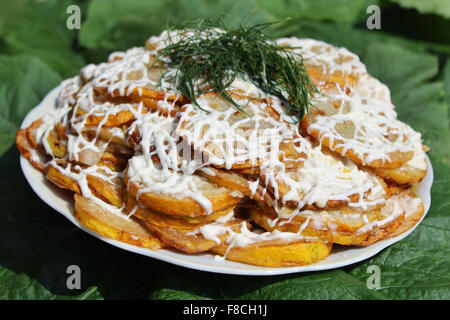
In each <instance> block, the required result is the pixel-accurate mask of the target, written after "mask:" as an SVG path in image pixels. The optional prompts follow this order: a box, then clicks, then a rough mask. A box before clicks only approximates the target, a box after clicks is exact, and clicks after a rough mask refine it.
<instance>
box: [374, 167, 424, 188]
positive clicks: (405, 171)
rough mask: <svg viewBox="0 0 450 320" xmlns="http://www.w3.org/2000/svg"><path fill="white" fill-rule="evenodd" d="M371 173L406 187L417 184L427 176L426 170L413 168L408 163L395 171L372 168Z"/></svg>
mask: <svg viewBox="0 0 450 320" xmlns="http://www.w3.org/2000/svg"><path fill="white" fill-rule="evenodd" d="M373 171H374V172H375V173H376V174H377V175H378V176H379V177H381V178H383V179H384V180H386V181H388V182H393V183H398V184H406V185H413V184H416V183H419V182H420V181H422V180H423V178H425V176H426V175H427V170H421V169H418V168H414V167H413V166H411V165H409V164H408V163H406V164H404V165H402V166H401V167H400V168H396V169H381V168H374V169H373Z"/></svg>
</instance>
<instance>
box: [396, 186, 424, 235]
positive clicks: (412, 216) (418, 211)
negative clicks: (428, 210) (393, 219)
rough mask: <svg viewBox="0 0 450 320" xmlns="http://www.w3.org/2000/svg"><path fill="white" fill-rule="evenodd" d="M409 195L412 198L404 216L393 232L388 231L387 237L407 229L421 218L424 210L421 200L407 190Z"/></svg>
mask: <svg viewBox="0 0 450 320" xmlns="http://www.w3.org/2000/svg"><path fill="white" fill-rule="evenodd" d="M409 196H410V197H411V198H412V199H411V201H412V202H410V203H409V205H408V208H407V209H406V212H405V217H404V219H403V221H402V223H401V224H400V225H399V226H398V228H397V229H396V230H395V231H394V232H391V233H389V235H388V238H393V237H396V236H398V235H400V234H402V233H404V232H406V231H408V230H409V229H411V228H412V227H414V226H415V225H416V224H417V223H418V222H419V221H420V219H421V218H422V216H423V214H424V212H425V208H424V206H423V203H422V201H420V199H419V198H417V197H415V196H414V195H413V194H412V192H409Z"/></svg>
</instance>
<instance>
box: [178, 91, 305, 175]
mask: <svg viewBox="0 0 450 320" xmlns="http://www.w3.org/2000/svg"><path fill="white" fill-rule="evenodd" d="M231 97H232V98H233V99H234V100H235V101H236V103H238V104H239V105H240V106H242V109H243V110H244V112H245V113H243V112H240V111H238V110H236V108H235V107H234V106H233V105H232V104H231V103H230V102H229V101H227V100H225V99H224V98H223V97H221V96H220V95H219V94H218V93H215V92H210V93H207V94H204V95H202V96H200V97H199V98H198V99H197V102H198V103H199V104H200V106H201V108H202V109H203V110H202V109H200V108H198V107H197V106H194V105H193V104H187V105H184V106H183V108H182V113H181V117H180V121H179V124H178V127H177V130H176V133H177V135H178V136H180V137H183V138H184V139H186V141H187V142H188V143H189V144H191V145H192V147H193V148H194V150H197V151H199V152H201V153H203V154H204V156H205V158H206V159H207V161H208V163H211V164H212V165H214V166H216V167H219V168H226V169H243V168H252V167H258V166H259V165H261V164H262V163H263V162H264V161H266V160H269V159H271V158H276V159H282V158H283V157H288V158H290V159H298V158H304V157H305V155H304V154H303V153H302V152H298V151H297V150H300V149H301V148H294V147H293V146H292V144H293V143H294V142H293V141H294V140H295V139H297V138H298V135H297V132H296V130H294V128H293V126H292V125H291V124H288V123H286V122H284V121H282V120H280V116H279V114H278V113H277V112H276V111H275V109H274V108H272V107H271V106H270V105H268V104H267V103H266V102H264V101H263V100H257V99H253V98H248V97H243V96H240V95H237V94H231ZM284 154H286V156H285V155H284Z"/></svg>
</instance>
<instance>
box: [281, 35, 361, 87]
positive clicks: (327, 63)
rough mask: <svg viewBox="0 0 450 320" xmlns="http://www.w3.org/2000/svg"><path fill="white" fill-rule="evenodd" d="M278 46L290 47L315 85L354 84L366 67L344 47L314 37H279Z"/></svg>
mask: <svg viewBox="0 0 450 320" xmlns="http://www.w3.org/2000/svg"><path fill="white" fill-rule="evenodd" d="M276 41H277V43H278V44H279V45H280V46H289V47H292V51H293V52H294V53H297V54H300V55H301V56H299V59H302V62H303V63H304V64H305V67H306V71H307V73H308V76H309V77H310V79H311V81H312V82H313V84H315V85H319V84H321V83H324V82H337V83H339V84H340V85H341V86H353V85H355V84H356V83H357V82H358V80H359V77H360V76H361V75H363V74H365V73H366V72H367V71H366V67H365V66H364V64H363V63H362V62H361V61H360V60H359V57H358V56H357V55H356V54H354V53H352V52H350V51H348V50H347V49H345V48H337V47H334V46H332V45H330V44H328V43H325V42H323V41H318V40H314V39H299V38H295V37H292V38H281V39H278V40H276Z"/></svg>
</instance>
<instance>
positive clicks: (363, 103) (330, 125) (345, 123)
mask: <svg viewBox="0 0 450 320" xmlns="http://www.w3.org/2000/svg"><path fill="white" fill-rule="evenodd" d="M321 89H322V90H323V92H322V93H323V94H320V95H315V100H316V101H315V102H314V107H312V108H311V109H310V114H309V117H308V116H305V117H304V118H303V120H302V121H301V125H302V126H303V128H304V129H305V130H306V131H307V132H308V133H309V134H310V135H311V136H313V137H314V138H315V139H316V140H317V141H320V142H321V143H322V144H323V145H324V146H326V147H327V148H329V149H331V150H333V151H335V152H337V153H339V154H341V155H342V156H345V157H348V158H350V159H351V160H353V161H354V162H356V163H358V164H361V165H364V166H368V167H373V168H385V169H394V168H398V167H400V166H401V165H402V164H404V163H405V162H407V161H409V160H411V158H412V157H413V155H414V148H415V147H414V142H413V141H411V140H410V139H409V137H408V136H409V131H408V130H407V129H406V128H405V126H404V124H403V123H402V122H401V121H399V120H397V119H396V117H397V115H396V113H395V111H394V106H393V105H391V104H390V103H386V102H385V101H380V100H377V99H369V98H366V97H362V96H359V95H357V94H354V93H352V92H351V91H350V89H348V88H346V89H345V90H343V89H340V88H338V87H336V86H335V85H334V84H330V85H329V86H327V87H323V88H321ZM369 124H370V125H369Z"/></svg>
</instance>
